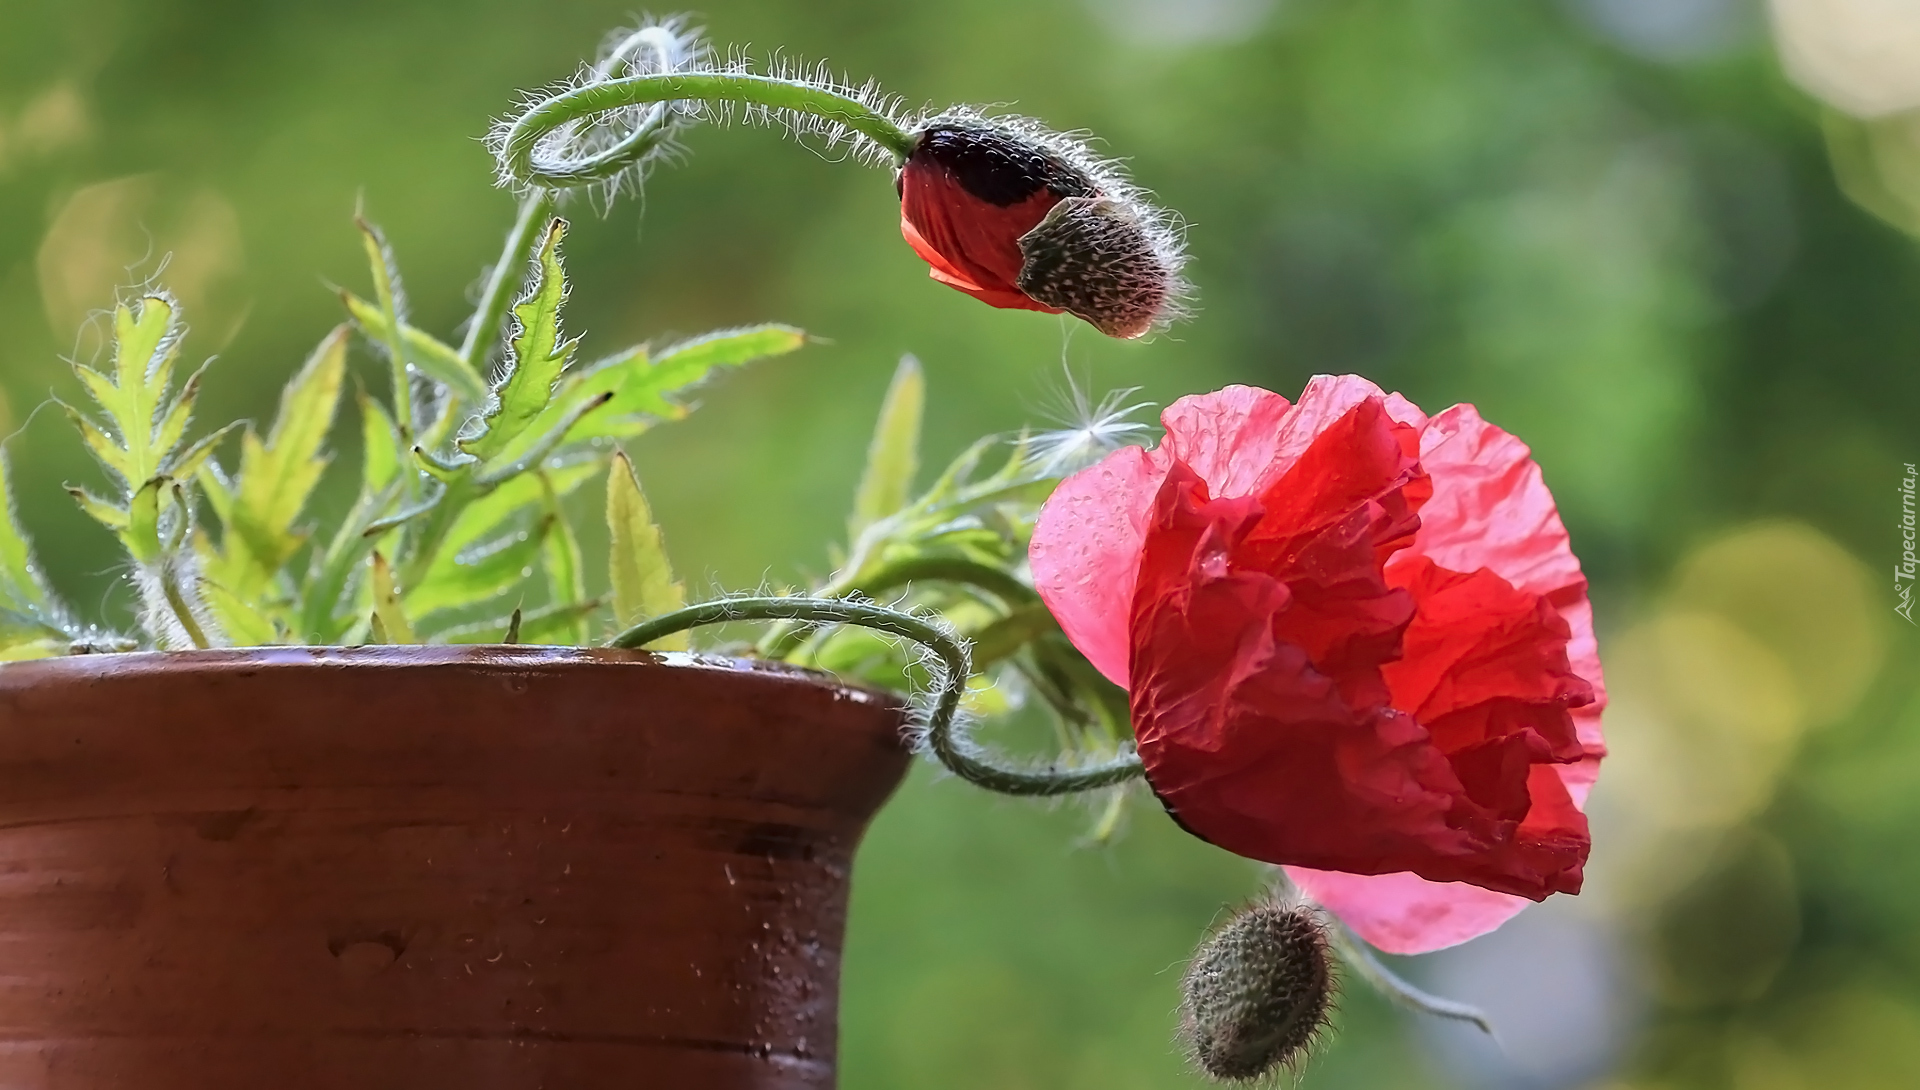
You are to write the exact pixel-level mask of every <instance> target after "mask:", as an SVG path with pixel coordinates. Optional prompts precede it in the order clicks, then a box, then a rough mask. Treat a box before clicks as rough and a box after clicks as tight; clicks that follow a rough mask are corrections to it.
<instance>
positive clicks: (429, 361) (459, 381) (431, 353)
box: [340, 289, 487, 405]
mask: <svg viewBox="0 0 1920 1090" xmlns="http://www.w3.org/2000/svg"><path fill="white" fill-rule="evenodd" d="M340 300H341V302H343V303H345V304H346V307H347V313H348V314H349V315H351V316H352V318H353V322H354V324H355V325H357V326H359V327H360V330H361V332H363V333H365V334H366V335H367V339H369V340H371V341H375V342H377V343H379V344H381V345H383V346H390V345H392V343H393V327H392V326H390V325H388V324H387V314H386V311H384V310H382V309H381V308H380V307H379V306H377V305H375V304H373V303H369V302H368V301H366V300H365V299H362V298H360V297H359V296H357V295H355V294H353V293H352V292H350V291H346V290H344V289H343V290H342V291H341V292H340ZM400 342H401V344H402V345H403V346H404V347H405V349H406V353H407V361H408V362H409V363H411V364H413V365H414V367H416V368H418V369H419V370H420V372H421V373H422V374H424V375H426V376H427V377H428V378H431V379H432V380H434V381H435V382H437V383H439V384H440V385H442V386H444V387H446V388H447V389H448V390H449V391H450V392H451V393H452V394H453V396H455V397H457V398H459V399H460V400H461V402H463V403H464V404H467V405H481V404H484V403H485V402H486V400H487V381H486V379H485V378H483V377H481V375H480V372H478V371H475V370H474V369H473V368H471V367H469V366H467V361H465V360H463V359H461V358H460V353H459V352H458V351H457V350H455V349H454V348H453V347H451V346H450V345H448V344H446V343H445V342H443V341H441V340H439V339H438V338H436V337H434V336H433V335H432V334H431V333H428V332H426V331H424V330H421V329H416V328H415V327H413V326H410V325H407V324H406V323H405V322H402V323H401V325H400Z"/></svg>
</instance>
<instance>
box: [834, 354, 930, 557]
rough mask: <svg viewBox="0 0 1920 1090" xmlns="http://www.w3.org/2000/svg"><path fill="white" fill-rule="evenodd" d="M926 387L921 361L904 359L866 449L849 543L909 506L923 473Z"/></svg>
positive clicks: (848, 529)
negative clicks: (916, 480) (920, 471)
mask: <svg viewBox="0 0 1920 1090" xmlns="http://www.w3.org/2000/svg"><path fill="white" fill-rule="evenodd" d="M926 396H927V382H926V378H925V376H923V375H922V374H921V372H920V361H919V360H916V359H914V358H913V357H912V356H902V357H900V366H899V367H898V368H897V369H895V371H894V372H893V382H892V383H891V384H890V385H889V386H888V387H887V396H886V399H885V400H884V401H882V402H881V403H880V418H879V420H878V421H876V422H875V424H874V427H873V441H872V442H871V443H870V444H868V446H867V467H866V469H865V470H864V471H863V472H862V473H861V475H860V488H859V490H858V491H856V492H855V493H854V498H853V517H852V518H851V519H849V520H848V522H847V540H849V541H852V540H854V539H855V538H858V537H859V536H860V533H861V531H863V530H865V529H866V528H867V527H868V526H871V525H873V524H874V523H876V522H878V521H880V520H881V519H883V518H886V517H887V516H888V515H891V514H893V513H894V512H895V511H898V510H900V509H901V508H902V507H905V506H906V505H907V499H908V497H909V496H911V495H912V492H911V489H912V488H913V475H914V472H915V471H916V470H918V469H919V468H920V417H921V412H922V410H923V408H924V407H925V405H926Z"/></svg>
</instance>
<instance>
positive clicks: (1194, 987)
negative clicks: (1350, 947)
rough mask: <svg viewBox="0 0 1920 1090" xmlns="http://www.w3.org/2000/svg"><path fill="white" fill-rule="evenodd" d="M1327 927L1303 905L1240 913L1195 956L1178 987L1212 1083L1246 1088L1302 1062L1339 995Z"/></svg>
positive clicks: (1188, 1035) (1198, 1058)
mask: <svg viewBox="0 0 1920 1090" xmlns="http://www.w3.org/2000/svg"><path fill="white" fill-rule="evenodd" d="M1334 989H1335V985H1334V977H1333V960H1332V955H1331V953H1330V952H1329V949H1328V933H1327V925H1326V922H1325V921H1324V920H1322V919H1321V918H1320V915H1319V913H1318V912H1317V911H1316V910H1314V909H1312V908H1310V907H1308V906H1306V905H1300V904H1289V903H1285V902H1278V901H1269V902H1265V903H1262V904H1257V905H1254V906H1253V907H1251V908H1248V909H1245V910H1243V911H1241V912H1239V913H1237V914H1236V915H1235V916H1234V917H1233V918H1232V919H1231V920H1228V921H1227V923H1226V925H1225V926H1224V927H1222V928H1220V929H1219V930H1218V931H1216V932H1214V933H1213V934H1212V935H1211V936H1209V937H1208V938H1207V940H1206V941H1205V942H1203V943H1201V944H1200V949H1199V950H1197V951H1195V952H1194V955H1193V962H1192V963H1191V964H1190V965H1188V966H1187V975H1186V976H1185V977H1184V978H1183V979H1182V980H1181V982H1180V991H1181V1004H1180V1032H1181V1035H1182V1036H1183V1037H1184V1038H1185V1039H1186V1042H1187V1047H1188V1049H1189V1051H1190V1052H1191V1054H1192V1056H1193V1061H1194V1063H1195V1064H1197V1065H1198V1066H1199V1067H1200V1069H1201V1070H1202V1071H1204V1072H1206V1073H1207V1074H1208V1075H1211V1076H1212V1077H1214V1078H1216V1079H1219V1080H1222V1081H1225V1082H1247V1081H1251V1080H1254V1079H1258V1078H1261V1077H1262V1076H1264V1075H1267V1074H1269V1073H1270V1072H1272V1071H1273V1070H1275V1069H1276V1068H1278V1067H1280V1066H1281V1065H1283V1064H1291V1063H1294V1062H1296V1061H1297V1060H1299V1059H1300V1058H1302V1057H1304V1056H1305V1055H1306V1053H1307V1050H1308V1049H1309V1048H1310V1047H1311V1046H1312V1044H1313V1042H1314V1040H1315V1038H1316V1037H1318V1036H1319V1034H1320V1031H1321V1029H1322V1028H1324V1027H1325V1026H1326V1024H1327V1014H1328V1011H1329V1010H1330V1009H1331V1007H1332V1005H1333V996H1334Z"/></svg>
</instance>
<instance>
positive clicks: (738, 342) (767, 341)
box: [608, 325, 807, 419]
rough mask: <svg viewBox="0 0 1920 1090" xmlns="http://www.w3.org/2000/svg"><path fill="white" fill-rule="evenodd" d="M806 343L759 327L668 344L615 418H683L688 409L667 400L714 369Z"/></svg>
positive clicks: (780, 329)
mask: <svg viewBox="0 0 1920 1090" xmlns="http://www.w3.org/2000/svg"><path fill="white" fill-rule="evenodd" d="M806 343H807V335H806V334H805V333H803V332H801V331H800V330H798V329H795V328H793V327H792V326H785V325H756V326H746V327H743V328H740V329H722V330H717V331H715V332H712V333H706V334H702V335H701V336H698V337H694V338H692V339H691V340H685V341H681V342H679V343H678V344H674V345H670V346H668V347H666V348H663V349H661V350H660V351H659V352H657V353H655V354H654V358H653V366H652V368H651V369H649V370H648V372H647V379H646V381H645V382H643V383H641V384H639V385H638V386H637V387H635V388H633V389H628V390H622V391H621V396H620V397H619V398H617V399H616V400H615V402H614V404H612V405H610V406H608V411H609V412H612V413H621V414H627V413H650V414H652V415H655V416H658V417H660V418H662V419H672V418H673V417H675V416H682V415H685V412H686V410H685V409H684V408H683V407H682V406H680V405H678V404H677V403H675V402H672V401H668V400H666V395H667V394H670V393H674V392H677V391H681V390H685V389H687V388H688V387H691V386H693V385H695V384H696V383H698V382H700V381H702V380H704V379H705V378H706V377H707V376H708V375H709V374H711V373H712V372H713V370H714V368H716V367H738V366H740V365H741V364H743V363H750V362H752V361H753V360H757V359H761V358H763V357H766V356H782V355H785V354H787V353H788V352H792V351H794V350H795V349H797V348H799V347H800V346H801V345H803V344H806Z"/></svg>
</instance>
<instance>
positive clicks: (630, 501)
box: [607, 453, 691, 651]
mask: <svg viewBox="0 0 1920 1090" xmlns="http://www.w3.org/2000/svg"><path fill="white" fill-rule="evenodd" d="M607 529H608V531H609V533H610V535H611V536H610V540H609V541H608V546H607V564H608V567H609V569H610V573H611V576H612V585H613V622H614V625H615V626H616V627H618V628H622V629H624V628H630V627H632V626H633V625H636V624H639V623H640V622H641V621H644V620H646V619H647V618H648V617H657V616H659V615H660V614H662V613H668V612H671V611H673V610H676V609H679V608H681V607H682V606H684V605H686V604H687V595H686V590H685V589H684V588H683V587H681V585H680V584H679V583H677V582H675V581H674V578H673V565H672V564H671V563H670V562H669V561H668V560H667V550H666V543H665V542H664V541H662V540H661V536H660V528H659V527H658V526H656V525H654V522H653V512H652V511H650V510H648V508H647V497H646V495H645V494H644V493H642V492H641V491H640V479H639V478H638V477H636V476H635V475H634V472H633V463H632V462H630V461H628V460H627V456H626V454H624V453H621V454H616V455H614V456H613V468H612V469H611V470H610V471H609V472H608V474H607ZM653 646H655V647H658V648H660V649H661V650H664V651H684V650H686V649H687V648H688V647H689V646H691V645H690V644H689V642H688V640H687V634H686V633H684V632H682V633H678V634H676V635H673V636H670V637H668V638H666V639H663V640H658V641H655V643H654V645H653Z"/></svg>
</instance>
